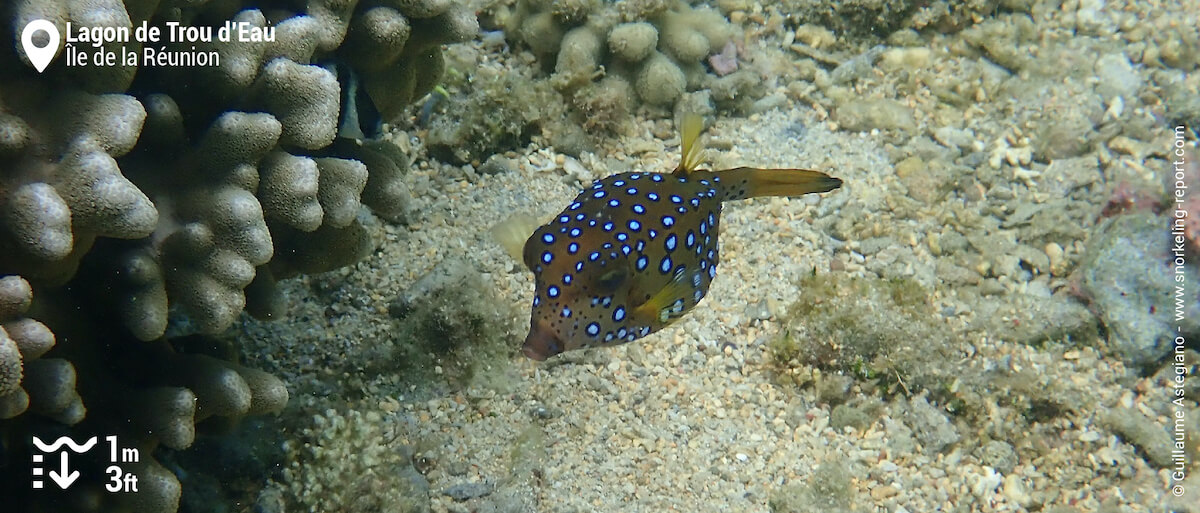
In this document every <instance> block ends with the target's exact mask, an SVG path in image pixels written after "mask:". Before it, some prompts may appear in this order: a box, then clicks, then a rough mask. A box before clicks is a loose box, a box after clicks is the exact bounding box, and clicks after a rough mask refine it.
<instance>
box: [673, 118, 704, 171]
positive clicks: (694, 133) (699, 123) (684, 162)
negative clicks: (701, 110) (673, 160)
mask: <svg viewBox="0 0 1200 513" xmlns="http://www.w3.org/2000/svg"><path fill="white" fill-rule="evenodd" d="M702 130H704V118H702V117H700V115H699V114H696V113H695V112H687V113H684V115H683V120H682V121H681V122H680V130H679V140H680V147H681V148H680V149H681V155H680V157H679V166H677V167H676V168H675V173H674V174H675V176H687V175H688V174H690V173H691V172H692V171H695V170H696V168H697V167H699V166H700V154H701V153H703V152H704V146H703V145H702V144H700V132H701V131H702Z"/></svg>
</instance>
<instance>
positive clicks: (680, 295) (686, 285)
mask: <svg viewBox="0 0 1200 513" xmlns="http://www.w3.org/2000/svg"><path fill="white" fill-rule="evenodd" d="M684 274H686V273H685V269H684V268H682V267H680V268H679V269H678V270H677V271H675V276H672V277H671V281H669V282H667V284H666V285H664V286H663V288H662V289H660V290H659V291H658V292H657V293H656V294H654V295H653V296H651V297H650V299H647V300H646V302H645V303H642V304H640V305H638V306H637V307H636V308H634V314H636V315H637V316H638V318H640V319H645V318H647V317H652V318H653V319H655V320H656V321H658V322H661V323H665V322H667V321H668V320H670V319H673V318H675V317H679V316H681V315H683V307H684V302H685V301H686V300H685V299H684V298H686V297H688V294H691V293H692V290H693V287H692V284H691V283H690V282H688V281H687V280H685V279H683V275H684Z"/></svg>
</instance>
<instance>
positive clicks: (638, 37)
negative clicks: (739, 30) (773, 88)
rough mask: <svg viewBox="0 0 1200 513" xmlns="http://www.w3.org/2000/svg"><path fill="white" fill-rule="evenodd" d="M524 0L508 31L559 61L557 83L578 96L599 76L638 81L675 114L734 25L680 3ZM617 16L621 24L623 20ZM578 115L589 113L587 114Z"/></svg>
mask: <svg viewBox="0 0 1200 513" xmlns="http://www.w3.org/2000/svg"><path fill="white" fill-rule="evenodd" d="M564 5H566V4H564V3H561V2H537V1H532V0H530V1H526V0H522V1H521V2H518V4H517V9H516V12H515V13H514V14H513V15H512V16H511V17H510V18H509V19H508V21H507V24H506V32H507V34H508V35H509V37H511V38H513V39H515V40H518V41H521V42H523V43H524V44H525V45H526V46H527V47H528V48H529V49H530V50H531V51H532V52H533V53H534V54H535V55H536V56H537V57H538V58H539V59H540V60H541V61H542V62H543V64H548V63H551V62H553V63H554V77H553V78H554V80H553V82H554V86H555V87H556V88H558V89H559V90H560V91H561V92H563V94H564V95H566V96H568V97H574V98H575V100H574V101H573V103H575V104H576V105H579V104H584V103H587V102H586V101H581V100H579V99H578V96H579V95H580V94H581V93H580V91H586V90H588V86H589V85H592V84H593V83H594V82H595V81H596V80H598V79H600V78H601V77H604V78H612V77H616V78H619V79H621V80H623V81H625V82H626V83H630V84H634V91H635V92H636V94H637V98H638V99H640V100H641V102H643V103H644V104H646V105H651V106H655V107H660V108H662V109H661V110H660V112H671V111H672V108H673V107H674V106H675V102H676V101H678V100H679V99H680V98H681V97H682V96H683V93H684V92H685V91H689V90H701V89H706V88H708V87H709V82H710V81H712V80H715V79H716V78H717V75H714V74H711V73H709V72H707V71H706V68H705V63H706V62H707V59H708V57H709V56H711V55H714V54H721V53H722V52H723V51H724V50H725V48H726V45H727V44H728V43H730V42H731V41H733V40H734V36H735V35H736V34H735V33H736V29H735V28H734V27H733V25H731V24H730V23H729V21H728V20H726V19H725V17H724V16H722V15H721V14H720V13H719V12H717V11H715V10H712V9H710V8H706V7H700V8H693V7H691V6H688V5H686V4H683V3H675V2H664V1H629V2H617V3H615V4H601V3H598V2H586V1H578V2H571V3H570V6H571V7H570V8H569V9H566V10H567V11H569V12H570V13H571V14H570V15H569V16H564V15H561V12H563V10H564V9H563V7H564ZM617 20H622V21H623V22H621V23H618V22H617ZM580 113H581V114H584V115H583V116H581V118H583V119H587V116H586V112H580Z"/></svg>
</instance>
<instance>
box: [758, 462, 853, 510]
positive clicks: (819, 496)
mask: <svg viewBox="0 0 1200 513" xmlns="http://www.w3.org/2000/svg"><path fill="white" fill-rule="evenodd" d="M852 482H853V474H852V473H851V471H850V469H849V468H848V466H847V465H846V464H845V463H841V462H826V463H823V464H822V465H821V466H820V467H818V468H817V469H816V470H815V471H813V473H812V476H811V477H810V478H809V479H808V480H807V481H806V482H803V483H798V484H792V485H788V486H785V487H783V488H780V489H777V490H773V491H772V492H771V494H770V497H769V498H768V505H769V506H770V508H771V512H772V513H801V512H807V511H827V512H830V513H852V512H859V511H865V510H864V509H863V508H862V507H860V506H857V505H856V501H855V499H856V495H857V494H856V493H855V491H854V488H853V487H852V485H851V483H852Z"/></svg>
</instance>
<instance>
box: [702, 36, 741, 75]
mask: <svg viewBox="0 0 1200 513" xmlns="http://www.w3.org/2000/svg"><path fill="white" fill-rule="evenodd" d="M708 64H709V65H710V66H712V69H713V71H714V72H716V73H717V75H718V76H722V77H723V76H725V75H728V74H730V73H733V72H735V71H737V69H738V59H737V45H735V44H733V41H730V42H728V43H725V48H722V49H721V53H714V54H712V55H710V56H708Z"/></svg>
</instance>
